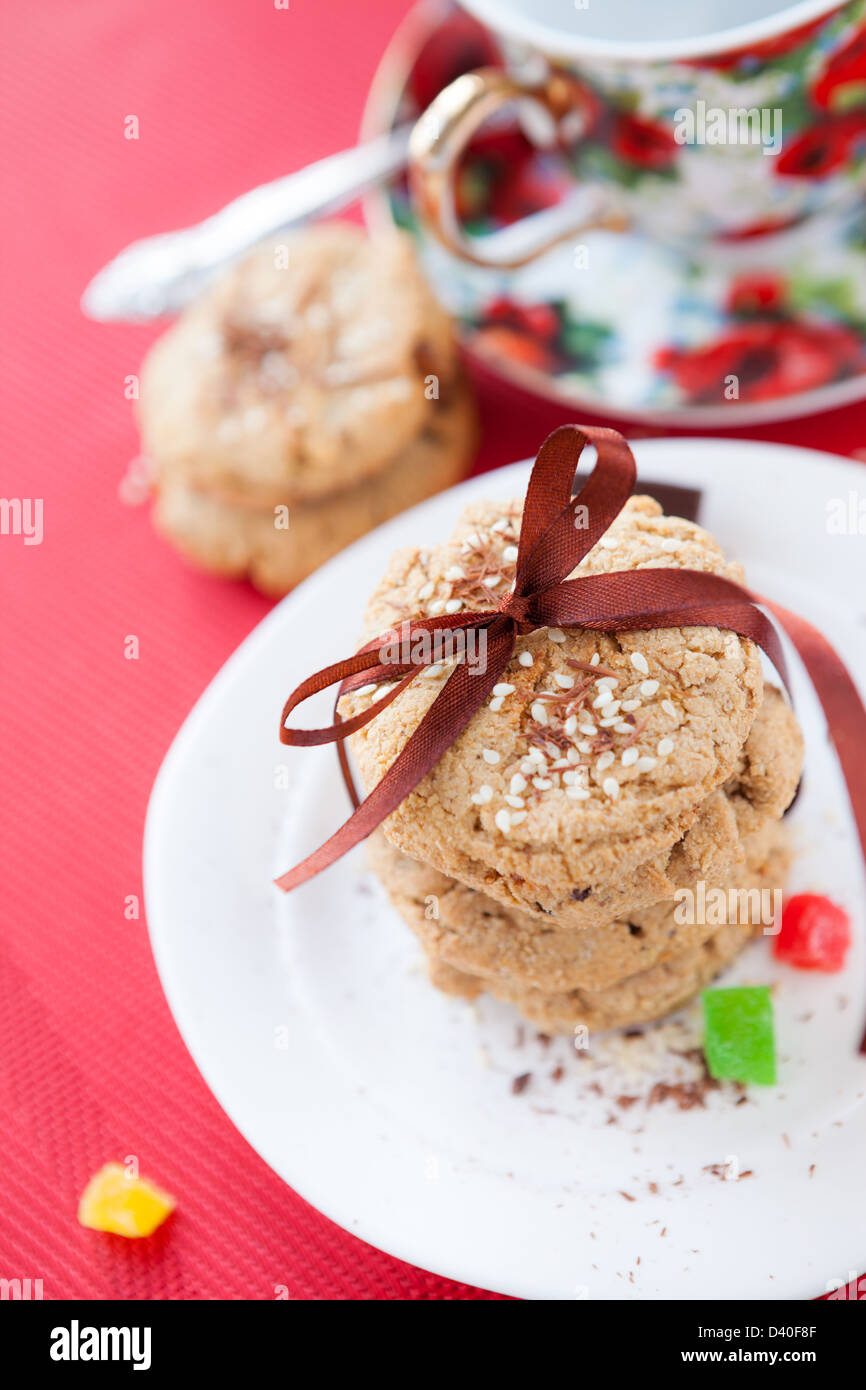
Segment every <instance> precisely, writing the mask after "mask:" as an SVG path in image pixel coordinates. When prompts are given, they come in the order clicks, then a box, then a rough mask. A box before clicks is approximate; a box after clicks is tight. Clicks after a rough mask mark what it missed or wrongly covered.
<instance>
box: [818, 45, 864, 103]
mask: <svg viewBox="0 0 866 1390" xmlns="http://www.w3.org/2000/svg"><path fill="white" fill-rule="evenodd" d="M812 99H813V101H814V102H815V104H816V106H821V107H824V108H825V109H826V110H828V111H839V110H844V111H848V110H850V108H851V107H852V106H866V27H864V28H862V29H858V30H857V32H856V33H855V34H853V35H852V37H851V38H850V39H849V40H848V42H847V43H846V44H845V45H844V46H843V47H842V48H840V49H837V51H836V52H835V53H834V54H833V55H832V56H831V57H830V59H829V60H828V62H827V63H826V65H825V67H824V70H823V72H822V73H821V75H820V77H819V78H818V79H817V80H816V81H815V82H814V83H813V85H812Z"/></svg>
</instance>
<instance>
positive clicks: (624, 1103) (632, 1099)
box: [616, 1095, 640, 1110]
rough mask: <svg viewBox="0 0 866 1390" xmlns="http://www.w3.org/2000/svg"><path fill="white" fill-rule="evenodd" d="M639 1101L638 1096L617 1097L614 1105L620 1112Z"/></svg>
mask: <svg viewBox="0 0 866 1390" xmlns="http://www.w3.org/2000/svg"><path fill="white" fill-rule="evenodd" d="M639 1099H640V1097H639V1096H626V1095H622V1096H617V1098H616V1103H617V1105H618V1106H619V1108H620V1110H628V1108H629V1106H631V1105H634V1104H635V1103H636V1102H637V1101H638V1100H639Z"/></svg>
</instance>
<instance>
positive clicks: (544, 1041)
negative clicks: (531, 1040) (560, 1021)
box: [535, 1033, 550, 1047]
mask: <svg viewBox="0 0 866 1390" xmlns="http://www.w3.org/2000/svg"><path fill="white" fill-rule="evenodd" d="M535 1040H536V1042H540V1043H541V1046H542V1047H550V1035H549V1033H536V1035H535Z"/></svg>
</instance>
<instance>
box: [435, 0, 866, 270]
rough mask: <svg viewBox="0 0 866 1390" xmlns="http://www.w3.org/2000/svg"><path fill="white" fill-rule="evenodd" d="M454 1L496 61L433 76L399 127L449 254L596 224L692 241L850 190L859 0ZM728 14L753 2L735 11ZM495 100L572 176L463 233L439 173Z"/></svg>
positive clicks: (793, 213)
mask: <svg viewBox="0 0 866 1390" xmlns="http://www.w3.org/2000/svg"><path fill="white" fill-rule="evenodd" d="M462 3H463V4H464V6H465V8H466V9H468V10H469V11H471V13H472V14H473V15H475V16H476V17H477V18H478V19H480V20H481V21H482V22H483V23H484V24H485V25H486V26H487V27H488V29H490V30H491V31H492V32H493V33H494V34H495V36H496V39H497V41H498V43H499V44H500V45H501V47H502V49H503V51H504V52H505V54H506V57H507V61H508V70H507V71H503V70H501V69H494V68H489V69H488V68H484V69H480V70H479V71H477V72H473V73H466V74H464V75H463V76H461V77H458V78H457V80H456V81H454V82H452V83H451V85H450V86H449V87H447V88H446V89H445V90H444V91H442V92H440V93H439V95H438V96H437V97H436V98H435V100H434V101H433V102H432V104H431V105H430V106H429V108H428V109H427V111H426V112H425V113H424V114H423V115H422V116H421V118H420V119H419V121H418V123H417V125H416V127H415V130H414V131H413V135H412V140H411V146H410V177H411V181H412V189H413V196H414V198H415V201H416V205H417V207H418V210H419V213H420V215H421V216H422V217H423V218H424V219H425V220H426V221H427V222H428V223H429V224H430V225H431V226H432V227H433V229H434V230H435V232H436V234H437V235H438V237H439V238H440V239H441V240H442V241H443V242H444V243H445V244H446V245H447V246H449V247H450V248H451V249H452V250H453V251H456V252H457V253H458V254H459V255H461V256H462V257H464V258H465V259H467V260H470V261H473V262H476V263H478V264H481V265H498V266H512V265H519V264H522V263H524V262H525V261H527V260H530V259H532V258H533V257H534V256H536V255H538V254H539V252H541V251H543V250H545V249H546V248H547V247H549V246H550V245H552V244H553V243H554V242H556V241H560V240H562V239H563V238H564V237H568V236H574V235H577V234H579V233H580V232H581V231H582V230H585V229H587V228H589V227H597V226H606V227H614V228H623V229H625V228H628V229H630V230H639V231H642V232H644V233H646V234H647V235H648V236H650V237H651V238H653V239H655V240H657V241H661V242H664V243H667V244H673V245H675V246H678V247H680V248H681V249H682V250H683V252H684V253H685V254H688V255H690V256H692V257H695V258H699V257H701V256H704V255H705V254H706V252H707V248H708V246H715V247H716V248H717V249H718V248H720V247H721V246H723V245H735V244H737V243H739V242H742V241H745V240H750V241H751V239H754V238H758V237H762V236H766V235H768V234H772V233H776V232H781V231H784V230H786V229H788V228H791V227H794V226H795V225H796V224H798V223H802V222H803V221H804V220H805V219H807V218H809V217H811V216H813V215H814V214H816V213H821V212H824V211H832V210H833V209H834V208H837V207H838V208H843V207H845V208H847V207H848V206H849V204H850V202H851V200H852V198H855V197H857V196H858V195H862V191H863V187H864V178H866V0H849V3H847V4H840V3H839V0H806V3H801V4H796V5H785V6H780V5H779V4H778V3H774V2H773V0H666V3H664V4H663V5H660V6H659V5H651V4H649V3H647V0H462ZM746 15H751V16H755V15H757V16H758V17H757V18H752V19H751V21H750V22H748V23H737V21H738V20H739V19H741V18H745V17H746ZM732 22H733V23H734V24H735V25H736V27H731V24H732ZM509 103H516V104H517V109H518V111H519V113H520V118H521V121H522V124H523V126H524V130H525V131H526V132H527V134H529V135H530V137H531V138H532V139H533V140H534V141H535V142H536V143H537V144H539V145H542V146H547V147H551V146H558V147H559V148H560V149H561V151H562V152H563V155H564V157H565V159H566V160H567V161H568V165H569V168H570V171H571V179H572V186H571V188H570V191H569V193H568V195H567V196H566V197H565V198H564V200H563V201H562V202H561V203H560V204H559V205H557V206H556V207H554V208H548V209H545V210H544V211H542V212H539V213H535V214H533V215H532V216H530V217H527V218H524V219H522V220H521V221H518V222H516V223H514V224H513V225H511V226H508V227H505V228H503V229H500V230H497V231H494V232H491V233H489V234H487V235H484V236H470V235H468V234H467V232H466V230H465V229H464V228H463V226H462V225H461V223H460V220H459V217H458V214H457V211H456V204H455V174H456V171H457V168H458V166H459V164H460V160H461V157H462V155H463V153H464V151H465V149H466V146H467V145H468V143H469V142H470V140H471V139H472V137H473V136H474V135H475V134H476V132H477V131H478V130H479V128H480V127H481V126H482V125H483V124H484V122H485V121H487V120H488V119H489V118H490V117H491V116H495V115H496V114H497V113H498V112H499V111H500V110H501V108H502V107H503V106H505V105H508V104H509Z"/></svg>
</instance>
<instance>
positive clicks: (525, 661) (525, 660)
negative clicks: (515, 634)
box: [517, 652, 532, 666]
mask: <svg viewBox="0 0 866 1390" xmlns="http://www.w3.org/2000/svg"><path fill="white" fill-rule="evenodd" d="M517 660H518V661H519V662H520V664H521V666H531V665H532V652H521V653H520V656H519V657H518V658H517Z"/></svg>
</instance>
